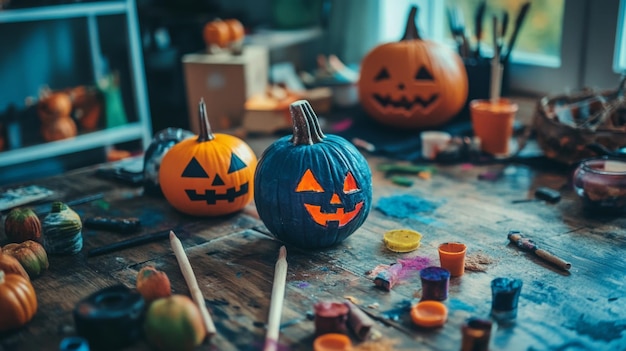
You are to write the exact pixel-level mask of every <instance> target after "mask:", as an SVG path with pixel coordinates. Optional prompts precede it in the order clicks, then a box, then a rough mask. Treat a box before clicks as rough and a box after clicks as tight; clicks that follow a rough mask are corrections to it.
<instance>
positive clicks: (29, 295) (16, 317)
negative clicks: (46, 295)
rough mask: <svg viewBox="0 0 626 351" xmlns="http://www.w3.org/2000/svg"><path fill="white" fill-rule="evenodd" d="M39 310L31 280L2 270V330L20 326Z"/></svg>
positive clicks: (0, 289) (0, 288) (0, 290)
mask: <svg viewBox="0 0 626 351" xmlns="http://www.w3.org/2000/svg"><path fill="white" fill-rule="evenodd" d="M35 312H37V295H36V294H35V289H34V288H33V286H32V284H31V283H30V281H29V280H28V279H26V278H24V277H22V276H20V275H18V274H10V273H6V272H4V271H3V270H0V331H6V330H11V329H15V328H19V327H21V326H23V325H25V324H26V323H28V322H29V321H30V320H31V319H32V318H33V316H34V315H35Z"/></svg>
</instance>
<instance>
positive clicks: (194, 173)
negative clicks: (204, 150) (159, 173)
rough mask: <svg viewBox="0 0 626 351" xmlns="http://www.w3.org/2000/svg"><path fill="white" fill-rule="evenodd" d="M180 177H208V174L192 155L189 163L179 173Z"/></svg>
mask: <svg viewBox="0 0 626 351" xmlns="http://www.w3.org/2000/svg"><path fill="white" fill-rule="evenodd" d="M181 177H183V178H209V175H208V174H206V172H205V171H204V169H203V168H202V166H201V165H200V162H198V160H196V158H195V157H194V158H192V159H191V161H189V163H188V164H187V167H185V170H183V174H181Z"/></svg>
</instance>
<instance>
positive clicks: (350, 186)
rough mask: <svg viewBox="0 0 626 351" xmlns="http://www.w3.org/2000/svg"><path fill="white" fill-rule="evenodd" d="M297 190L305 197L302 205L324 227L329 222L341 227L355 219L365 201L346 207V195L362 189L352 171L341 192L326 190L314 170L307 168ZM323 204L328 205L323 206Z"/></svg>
mask: <svg viewBox="0 0 626 351" xmlns="http://www.w3.org/2000/svg"><path fill="white" fill-rule="evenodd" d="M295 191H296V192H297V193H302V194H301V195H302V197H303V198H304V199H303V203H302V205H303V206H304V208H305V209H306V211H307V212H308V213H309V215H311V218H312V219H313V221H314V222H315V223H317V224H319V225H321V226H323V227H326V226H328V225H329V223H333V222H336V223H337V226H338V227H339V228H341V227H343V226H345V225H346V224H348V223H350V222H351V221H353V220H354V218H356V216H357V215H358V214H359V212H361V210H362V209H363V204H364V201H358V202H357V203H356V204H354V206H353V208H352V209H346V207H345V206H344V200H342V198H343V197H345V196H351V195H352V194H356V193H358V192H360V191H361V188H360V187H359V186H358V185H357V183H356V180H355V179H354V176H353V175H352V172H348V173H347V175H346V177H345V179H344V181H343V188H342V189H341V192H335V189H329V190H328V191H326V190H325V189H324V187H323V186H322V185H320V182H318V181H317V179H315V176H314V175H313V172H312V171H311V170H310V169H307V170H306V172H305V173H304V175H303V176H302V178H301V179H300V182H299V183H298V186H297V187H296V190H295ZM340 194H341V195H340ZM329 197H330V200H329ZM322 204H325V205H326V206H322ZM323 207H329V210H327V209H323Z"/></svg>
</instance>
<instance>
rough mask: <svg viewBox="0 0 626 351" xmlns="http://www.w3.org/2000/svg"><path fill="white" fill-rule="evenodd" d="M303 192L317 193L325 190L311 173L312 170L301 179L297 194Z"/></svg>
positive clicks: (307, 171) (308, 170)
mask: <svg viewBox="0 0 626 351" xmlns="http://www.w3.org/2000/svg"><path fill="white" fill-rule="evenodd" d="M303 191H313V192H316V193H323V192H324V188H322V186H321V185H320V183H319V182H318V181H317V179H315V176H314V175H313V172H311V170H310V169H307V170H306V172H304V175H303V176H302V178H300V182H299V183H298V186H297V187H296V192H297V193H300V192H303Z"/></svg>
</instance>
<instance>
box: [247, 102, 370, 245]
mask: <svg viewBox="0 0 626 351" xmlns="http://www.w3.org/2000/svg"><path fill="white" fill-rule="evenodd" d="M290 113H291V117H292V122H293V135H291V136H284V137H282V138H280V139H278V140H277V141H275V142H274V143H273V144H272V145H270V146H269V147H268V148H267V149H266V150H265V152H263V155H262V156H261V159H260V160H259V164H258V166H257V170H256V174H255V177H254V187H255V193H254V200H255V203H256V208H257V211H258V213H259V217H260V218H261V220H262V221H263V223H264V224H265V226H266V227H267V229H268V230H269V231H270V232H271V233H272V234H273V235H274V236H275V237H277V238H278V239H279V240H282V241H284V242H287V243H289V244H292V245H295V246H299V247H301V248H309V249H319V248H325V247H330V246H333V245H335V244H338V243H340V242H341V241H343V240H344V239H346V238H347V237H348V236H350V235H352V233H354V232H355V231H356V230H357V229H358V228H359V227H360V226H361V225H362V224H363V222H365V219H366V218H367V216H368V214H369V211H370V207H371V203H372V173H371V170H370V168H369V165H368V163H367V160H366V159H365V157H363V155H362V154H361V153H360V152H359V151H358V150H357V148H356V147H354V145H352V144H351V143H350V142H348V141H347V140H346V139H344V138H342V137H340V136H337V135H332V134H328V135H325V134H324V133H323V132H322V130H321V127H320V125H319V121H318V119H317V116H316V115H315V112H314V111H313V109H312V108H311V105H310V104H309V102H308V101H306V100H300V101H296V102H294V103H292V104H291V105H290Z"/></svg>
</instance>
